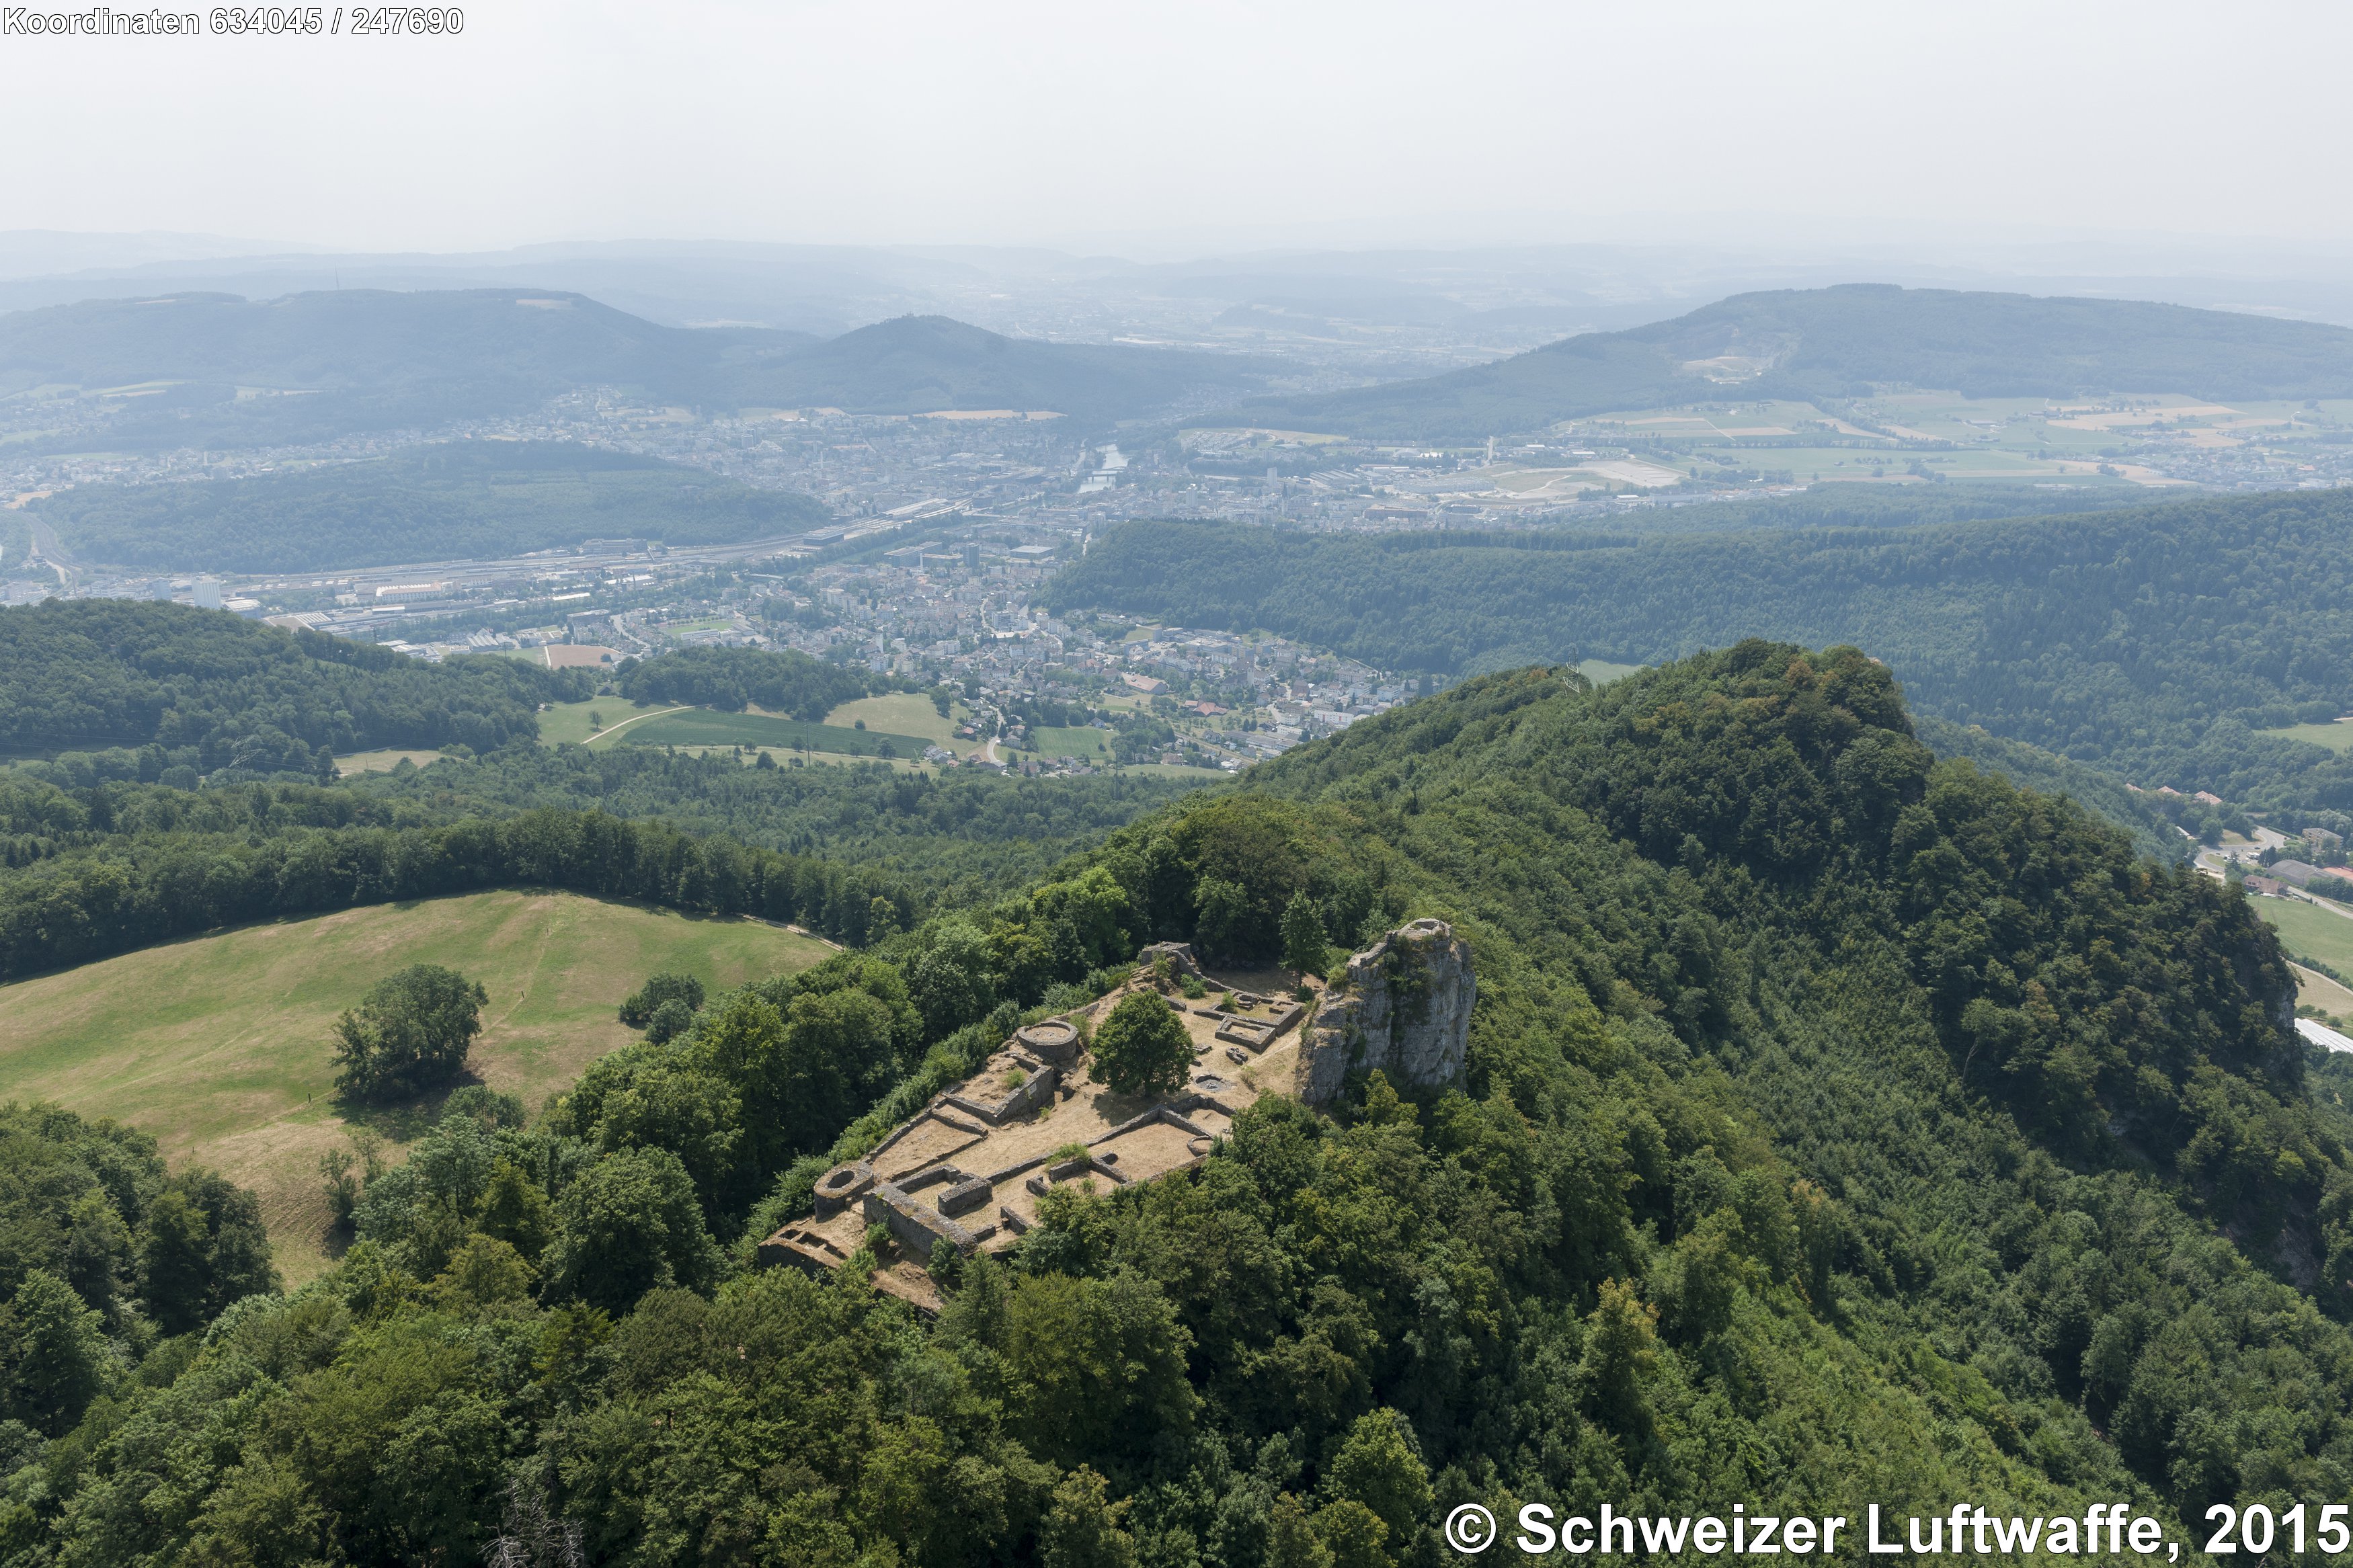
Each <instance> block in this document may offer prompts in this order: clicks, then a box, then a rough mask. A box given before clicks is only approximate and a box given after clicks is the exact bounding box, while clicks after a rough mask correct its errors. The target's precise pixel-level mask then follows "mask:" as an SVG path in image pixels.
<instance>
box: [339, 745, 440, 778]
mask: <svg viewBox="0 0 2353 1568" xmlns="http://www.w3.org/2000/svg"><path fill="white" fill-rule="evenodd" d="M403 758H406V759H407V760H408V761H409V762H412V763H416V764H417V766H418V767H420V768H424V767H430V766H432V765H433V764H434V763H438V762H439V761H440V760H441V753H440V752H400V751H391V752H353V753H352V754H351V755H350V756H347V757H337V758H336V759H335V772H336V773H338V774H340V775H341V776H343V777H344V778H349V777H351V776H352V775H353V773H390V772H392V770H393V769H395V768H396V767H398V766H399V765H400V763H401V760H402V759H403Z"/></svg>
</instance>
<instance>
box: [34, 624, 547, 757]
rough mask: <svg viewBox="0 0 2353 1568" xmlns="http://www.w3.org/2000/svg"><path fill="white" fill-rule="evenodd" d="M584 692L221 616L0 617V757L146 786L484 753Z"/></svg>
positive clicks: (511, 671)
mask: <svg viewBox="0 0 2353 1568" xmlns="http://www.w3.org/2000/svg"><path fill="white" fill-rule="evenodd" d="M590 689H591V684H590V678H589V677H588V676H587V675H586V673H585V672H580V671H565V670H547V669H538V668H533V667H532V666H529V665H526V664H524V663H522V661H521V660H519V659H512V658H460V659H453V660H451V661H449V662H448V663H446V664H441V665H428V664H425V663H423V662H421V661H419V660H417V659H413V658H406V657H405V656H403V655H400V654H396V653H394V652H392V651H391V650H390V649H388V648H382V647H375V646H374V645H373V644H369V643H358V642H346V641H344V640H343V639H341V638H338V637H322V636H320V635H319V634H318V633H316V632H309V631H305V632H298V633H293V634H289V633H286V632H282V631H280V630H279V629H278V628H276V627H275V626H261V625H259V624H258V623H256V622H252V621H247V620H241V619H239V618H238V617H237V616H233V615H230V614H228V613H227V611H224V610H196V609H190V608H188V607H186V606H185V605H164V604H148V603H143V602H141V601H137V600H131V599H74V600H69V601H58V600H50V601H47V602H46V603H43V604H39V605H20V606H18V607H16V608H15V609H8V610H0V755H10V756H20V757H21V756H44V755H55V754H57V753H58V752H65V751H85V752H87V751H97V750H100V749H102V748H107V747H131V748H134V749H140V750H141V752H142V759H143V760H142V768H149V769H152V770H154V771H150V772H148V773H146V776H147V777H149V778H153V777H156V776H158V773H160V772H161V771H163V770H167V769H170V768H174V767H185V768H188V769H190V770H192V771H194V772H201V773H210V772H212V771H214V770H216V769H222V768H227V769H233V770H237V772H239V773H247V774H267V773H322V774H332V772H333V762H332V753H334V752H351V751H360V750H365V749H368V748H371V747H377V746H407V747H418V748H427V749H429V748H435V747H439V746H444V745H462V746H467V747H470V748H472V749H474V750H477V751H486V750H489V749H490V748H491V747H494V746H500V745H503V744H505V743H507V742H510V741H512V740H516V739H519V738H529V737H532V736H534V735H536V734H537V733H538V732H539V721H538V719H537V718H536V716H535V715H536V714H537V712H538V709H539V705H540V704H541V703H542V702H547V701H569V700H577V699H579V698H583V697H586V696H587V695H589V692H590ZM189 782H190V783H193V782H194V780H193V778H191V779H190V780H189Z"/></svg>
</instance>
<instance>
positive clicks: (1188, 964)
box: [1135, 942, 1209, 982]
mask: <svg viewBox="0 0 2353 1568" xmlns="http://www.w3.org/2000/svg"><path fill="white" fill-rule="evenodd" d="M1164 958H1165V959H1166V960H1167V961H1168V967H1169V968H1170V969H1171V970H1172V971H1174V972H1175V973H1176V978H1177V979H1179V980H1183V979H1185V978H1187V976H1190V977H1191V978H1192V979H1195V980H1199V981H1203V982H1207V981H1208V978H1209V975H1208V971H1207V970H1204V969H1203V968H1202V967H1201V965H1200V963H1199V961H1198V960H1197V959H1195V958H1194V956H1193V944H1192V943H1191V942H1154V943H1153V944H1152V945H1151V946H1150V947H1147V948H1145V950H1144V951H1143V952H1139V953H1137V954H1136V955H1135V965H1136V968H1137V970H1138V971H1139V972H1141V973H1145V974H1147V975H1148V974H1150V973H1152V966H1153V965H1154V964H1155V963H1158V962H1159V961H1160V960H1161V959H1164Z"/></svg>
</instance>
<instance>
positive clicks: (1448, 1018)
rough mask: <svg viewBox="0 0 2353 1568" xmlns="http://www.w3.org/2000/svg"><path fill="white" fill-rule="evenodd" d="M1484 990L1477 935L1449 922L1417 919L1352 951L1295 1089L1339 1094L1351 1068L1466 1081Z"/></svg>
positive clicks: (1324, 1099)
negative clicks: (1475, 1012) (1477, 968)
mask: <svg viewBox="0 0 2353 1568" xmlns="http://www.w3.org/2000/svg"><path fill="white" fill-rule="evenodd" d="M1478 994H1479V981H1478V977H1477V976H1476V975H1475V974H1473V973H1472V969H1471V944H1470V943H1469V942H1464V941H1462V940H1461V938H1459V937H1457V936H1456V935H1455V934H1454V928H1453V927H1451V926H1450V925H1448V924H1447V923H1446V922H1445V921H1433V920H1423V921H1412V922H1410V923H1409V924H1407V925H1404V926H1400V927H1398V929H1397V930H1396V931H1391V932H1389V933H1388V935H1387V936H1385V937H1383V938H1381V940H1380V941H1378V942H1375V943H1374V944H1373V945H1372V946H1370V947H1368V948H1366V950H1365V951H1364V952H1359V953H1356V954H1353V955H1352V956H1351V957H1350V958H1349V960H1348V977H1347V982H1346V984H1345V985H1338V986H1335V987H1333V988H1332V990H1330V991H1328V992H1326V993H1325V994H1324V1002H1323V1005H1322V1006H1320V1007H1319V1008H1318V1009H1317V1010H1316V1014H1315V1017H1314V1021H1313V1022H1311V1023H1310V1024H1309V1025H1308V1027H1307V1032H1306V1035H1305V1037H1303V1039H1302V1040H1301V1041H1300V1045H1299V1077H1298V1080H1297V1082H1296V1084H1295V1085H1294V1087H1293V1093H1294V1094H1296V1095H1297V1096H1298V1097H1299V1099H1301V1100H1304V1101H1305V1102H1307V1103H1308V1104H1310V1105H1324V1104H1328V1103H1330V1102H1331V1101H1332V1100H1334V1099H1335V1098H1336V1097H1337V1096H1338V1095H1339V1093H1340V1090H1341V1088H1342V1086H1343V1085H1344V1084H1345V1082H1346V1081H1347V1077H1348V1074H1349V1073H1351V1072H1358V1071H1361V1072H1372V1071H1374V1070H1376V1069H1377V1070H1379V1071H1381V1072H1384V1073H1386V1074H1388V1078H1389V1080H1390V1081H1391V1082H1392V1083H1398V1084H1412V1085H1415V1086H1417V1087H1421V1088H1432V1089H1434V1088H1438V1087H1440V1086H1442V1085H1445V1084H1450V1083H1454V1082H1457V1081H1459V1080H1460V1079H1461V1077H1462V1062H1463V1058H1464V1056H1465V1054H1466V1053H1467V1052H1468V1051H1469V1049H1470V1044H1471V1006H1472V1003H1473V1002H1474V1001H1476V1000H1477V998H1478Z"/></svg>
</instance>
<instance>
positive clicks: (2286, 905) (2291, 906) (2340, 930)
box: [2254, 899, 2353, 974]
mask: <svg viewBox="0 0 2353 1568" xmlns="http://www.w3.org/2000/svg"><path fill="white" fill-rule="evenodd" d="M2254 906H2255V912H2256V913H2257V914H2259V915H2261V916H2263V919H2264V920H2265V921H2268V922H2270V924H2271V925H2272V927H2273V929H2274V930H2276V931H2278V932H2279V934H2280V945H2281V946H2283V947H2284V948H2286V949H2287V950H2288V952H2290V953H2292V954H2295V956H2298V957H2302V958H2314V959H2318V960H2319V961H2320V962H2321V963H2325V964H2327V965H2328V967H2329V968H2331V969H2334V970H2336V971H2337V973H2340V974H2353V919H2348V917H2346V916H2344V915H2340V914H2338V913H2337V912H2336V911H2335V910H2324V909H2322V908H2321V907H2320V906H2319V905H2317V904H2307V903H2306V902H2304V901H2303V900H2299V899H2257V900H2254Z"/></svg>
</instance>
